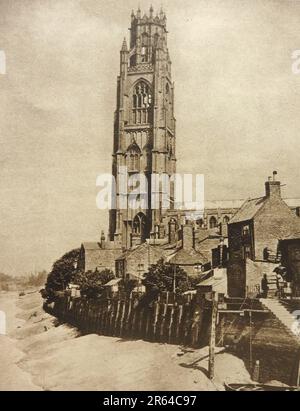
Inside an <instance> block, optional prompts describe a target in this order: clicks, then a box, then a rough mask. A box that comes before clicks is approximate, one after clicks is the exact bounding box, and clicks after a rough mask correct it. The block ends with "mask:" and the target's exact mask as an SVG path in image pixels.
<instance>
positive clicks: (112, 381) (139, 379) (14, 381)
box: [0, 291, 250, 391]
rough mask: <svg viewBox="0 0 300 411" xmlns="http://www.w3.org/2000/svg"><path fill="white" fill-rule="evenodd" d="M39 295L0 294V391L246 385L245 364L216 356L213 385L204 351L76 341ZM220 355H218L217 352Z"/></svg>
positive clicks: (112, 341)
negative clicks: (0, 330) (2, 320)
mask: <svg viewBox="0 0 300 411" xmlns="http://www.w3.org/2000/svg"><path fill="white" fill-rule="evenodd" d="M41 304H42V300H41V297H40V295H39V293H38V292H37V291H36V292H30V293H27V294H26V295H25V296H23V297H19V295H18V293H16V292H0V310H3V311H5V313H6V316H7V335H5V336H3V335H0V361H1V373H0V390H1V391H3V390H26V391H28V390H51V391H52V390H124V391H131V390H141V391H146V390H155V391H156V390H171V391H172V390H178V391H180V390H199V391H203V390H222V389H223V383H224V382H225V381H228V378H229V375H230V382H249V381H250V378H249V375H248V372H247V371H246V369H245V367H244V364H243V362H242V361H241V360H240V359H238V358H236V357H234V356H232V355H230V354H227V353H224V352H220V353H218V354H217V355H216V363H215V380H214V382H213V383H212V382H211V381H210V380H209V379H208V378H207V368H208V348H207V347H206V348H204V349H201V350H193V349H184V348H183V347H178V346H176V345H168V344H158V343H148V342H145V341H142V340H136V341H128V340H122V339H120V338H114V337H105V336H98V335H95V334H91V335H86V336H80V334H79V333H78V331H77V330H76V329H75V328H72V327H69V326H68V325H66V324H63V325H57V321H56V319H55V318H53V317H51V316H50V315H48V314H46V313H45V312H44V311H43V310H42V308H41ZM217 351H218V350H217Z"/></svg>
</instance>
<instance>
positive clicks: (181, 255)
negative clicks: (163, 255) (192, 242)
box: [167, 248, 208, 265]
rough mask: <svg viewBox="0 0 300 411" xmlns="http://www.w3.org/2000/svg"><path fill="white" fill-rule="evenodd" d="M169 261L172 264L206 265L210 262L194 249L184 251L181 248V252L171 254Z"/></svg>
mask: <svg viewBox="0 0 300 411" xmlns="http://www.w3.org/2000/svg"><path fill="white" fill-rule="evenodd" d="M167 261H168V262H169V263H171V264H180V265H181V264H182V265H184V264H188V265H194V264H204V263H207V262H208V260H207V258H206V257H205V255H203V254H202V253H199V252H198V251H196V250H195V249H194V248H190V249H184V248H180V249H179V250H177V251H175V253H173V254H171V255H170V256H168V257H167Z"/></svg>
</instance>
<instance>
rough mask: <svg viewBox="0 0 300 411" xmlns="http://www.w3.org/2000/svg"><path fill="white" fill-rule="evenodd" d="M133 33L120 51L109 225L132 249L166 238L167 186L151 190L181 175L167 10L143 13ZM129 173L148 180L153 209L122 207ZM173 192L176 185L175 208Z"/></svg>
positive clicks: (136, 18) (115, 237)
mask: <svg viewBox="0 0 300 411" xmlns="http://www.w3.org/2000/svg"><path fill="white" fill-rule="evenodd" d="M129 30H130V44H129V47H128V46H127V42H126V39H124V41H123V44H122V48H121V51H120V75H119V76H118V82H117V107H116V111H115V118H114V145H113V165H112V173H113V175H114V176H115V178H116V182H117V187H116V209H115V210H111V212H110V224H109V235H110V239H111V240H115V241H120V242H121V244H122V246H123V247H124V248H126V249H127V248H130V247H131V246H133V245H136V244H140V243H142V242H143V241H145V240H146V238H162V237H164V236H165V233H164V227H163V223H162V221H163V216H164V215H165V214H166V212H167V210H166V209H164V208H163V207H161V196H162V192H161V191H162V187H161V186H160V187H158V188H155V189H154V187H151V174H153V173H156V174H160V175H161V174H162V173H166V174H167V175H169V176H170V175H172V174H173V173H175V172H176V157H175V118H174V84H173V82H172V77H171V61H170V57H169V52H168V47H167V33H168V32H167V28H166V15H165V13H164V12H163V11H162V10H161V11H160V12H159V14H156V15H154V12H153V8H152V6H151V8H150V10H149V14H148V15H146V14H144V15H143V16H142V14H141V10H140V9H138V10H137V13H136V14H135V13H134V12H132V14H131V27H130V29H129ZM124 167H127V168H126V169H125V168H124ZM121 170H122V171H121ZM123 170H126V174H127V176H125V177H128V178H129V177H131V176H132V175H134V174H137V173H143V175H144V176H145V177H146V179H147V181H148V207H144V204H139V205H137V206H136V207H135V208H132V207H128V205H127V206H126V207H125V208H124V206H123V205H122V206H121V205H120V204H121V201H124V198H125V199H126V197H127V199H128V194H129V193H130V187H129V190H128V192H126V191H124V189H123V187H121V184H120V178H121V177H120V175H121V174H122V173H124V171H123ZM151 190H152V191H153V190H156V192H157V193H158V198H159V201H157V200H156V204H157V202H158V203H159V206H158V207H157V206H156V207H154V206H153V201H152V197H151V194H149V193H151ZM172 191H173V188H172V186H171V190H170V192H169V193H170V196H169V197H170V199H171V202H170V208H172V199H173V197H174V196H173V192H172ZM151 201H152V202H151ZM123 204H124V203H123Z"/></svg>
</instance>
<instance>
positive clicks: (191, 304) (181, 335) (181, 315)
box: [44, 293, 210, 347]
mask: <svg viewBox="0 0 300 411" xmlns="http://www.w3.org/2000/svg"><path fill="white" fill-rule="evenodd" d="M206 305H207V302H205V300H204V298H203V297H201V296H194V297H193V298H191V297H190V296H189V297H185V298H183V297H181V298H180V297H178V298H177V297H175V296H174V295H173V294H172V293H162V294H161V295H160V296H159V298H158V299H157V300H156V301H154V302H153V303H152V304H150V305H149V304H142V303H141V298H140V296H138V295H131V296H130V297H127V298H126V297H124V298H121V297H120V296H114V297H112V298H105V299H100V300H96V301H94V300H88V299H85V298H71V297H70V296H63V297H60V298H57V300H56V301H55V303H54V304H53V303H52V304H51V305H45V306H44V308H45V310H46V311H48V312H49V313H51V314H53V315H55V316H56V317H57V318H59V319H60V320H61V321H64V322H67V323H70V324H72V325H74V326H76V327H77V328H78V329H79V330H80V331H81V332H82V333H84V334H89V333H96V334H100V335H107V336H115V337H121V338H127V339H133V338H134V339H144V340H147V341H153V342H163V343H170V344H183V345H187V346H193V347H199V346H201V345H204V344H206V343H207V340H208V334H209V323H210V314H209V313H210V310H209V309H207V308H208V307H206Z"/></svg>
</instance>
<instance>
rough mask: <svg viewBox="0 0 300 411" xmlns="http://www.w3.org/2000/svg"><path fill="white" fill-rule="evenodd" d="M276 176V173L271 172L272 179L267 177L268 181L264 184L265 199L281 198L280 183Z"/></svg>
mask: <svg viewBox="0 0 300 411" xmlns="http://www.w3.org/2000/svg"><path fill="white" fill-rule="evenodd" d="M276 176H277V171H273V179H272V177H269V178H268V181H266V183H265V187H266V197H270V198H281V189H280V181H277V180H276Z"/></svg>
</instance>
